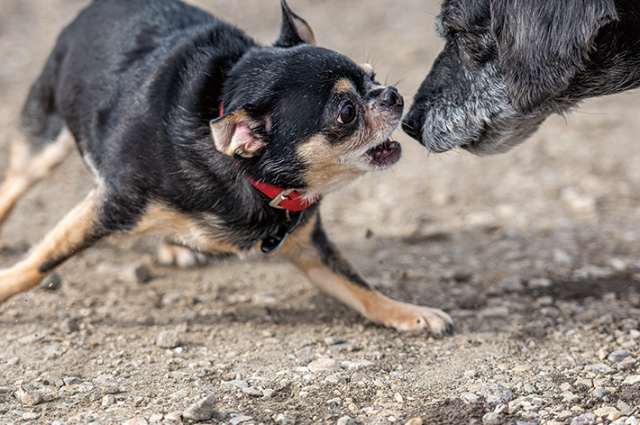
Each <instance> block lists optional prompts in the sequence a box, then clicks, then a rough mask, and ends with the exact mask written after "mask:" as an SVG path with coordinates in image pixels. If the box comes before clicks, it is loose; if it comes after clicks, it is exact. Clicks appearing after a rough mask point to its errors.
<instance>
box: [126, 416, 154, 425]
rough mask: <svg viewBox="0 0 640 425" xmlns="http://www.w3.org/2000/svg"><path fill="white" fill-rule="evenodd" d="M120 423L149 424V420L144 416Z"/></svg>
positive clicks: (128, 424) (129, 424) (132, 424)
mask: <svg viewBox="0 0 640 425" xmlns="http://www.w3.org/2000/svg"><path fill="white" fill-rule="evenodd" d="M122 425H149V422H147V420H146V419H144V418H133V419H129V420H128V421H125V422H123V423H122Z"/></svg>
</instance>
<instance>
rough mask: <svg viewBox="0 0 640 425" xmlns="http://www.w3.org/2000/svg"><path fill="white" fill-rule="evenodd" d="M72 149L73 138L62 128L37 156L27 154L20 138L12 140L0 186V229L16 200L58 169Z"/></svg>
mask: <svg viewBox="0 0 640 425" xmlns="http://www.w3.org/2000/svg"><path fill="white" fill-rule="evenodd" d="M73 146H74V142H73V136H72V135H71V133H70V132H69V130H67V129H66V128H65V129H64V130H63V131H62V132H61V133H60V136H58V139H57V140H56V141H55V142H54V143H51V144H50V145H48V146H47V147H45V148H44V150H42V151H41V152H38V153H37V154H34V153H32V152H31V151H30V149H29V145H28V144H27V143H26V141H25V140H23V139H22V136H19V137H17V138H16V139H14V140H13V142H12V144H11V159H10V161H9V170H8V171H7V173H6V175H5V178H4V180H3V182H2V184H1V185H0V225H2V223H3V222H4V221H5V220H6V219H7V217H8V215H9V213H10V212H11V210H12V209H13V207H14V206H15V204H16V203H17V202H18V200H19V199H20V197H21V196H22V195H23V194H24V193H25V192H26V191H27V190H29V188H30V187H32V186H33V185H34V184H36V183H37V182H39V181H40V180H42V179H43V178H44V177H45V176H46V175H47V174H49V173H50V172H51V171H52V170H53V169H55V168H56V167H57V166H58V165H60V163H62V161H64V159H65V158H66V157H67V156H68V155H69V152H71V150H72V149H73Z"/></svg>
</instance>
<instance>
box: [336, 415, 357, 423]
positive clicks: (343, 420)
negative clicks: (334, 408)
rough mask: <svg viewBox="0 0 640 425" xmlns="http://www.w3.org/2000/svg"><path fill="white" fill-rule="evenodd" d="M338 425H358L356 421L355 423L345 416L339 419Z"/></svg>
mask: <svg viewBox="0 0 640 425" xmlns="http://www.w3.org/2000/svg"><path fill="white" fill-rule="evenodd" d="M336 425H356V421H354V420H353V419H352V418H351V417H350V416H343V417H341V418H340V419H338V421H337V422H336Z"/></svg>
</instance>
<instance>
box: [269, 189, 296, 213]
mask: <svg viewBox="0 0 640 425" xmlns="http://www.w3.org/2000/svg"><path fill="white" fill-rule="evenodd" d="M293 192H295V189H285V190H283V191H282V192H280V194H279V195H277V196H276V197H275V198H273V199H272V200H271V202H269V206H270V207H273V208H278V209H281V210H284V209H285V208H284V207H281V206H280V203H281V202H283V201H286V200H287V199H289V195H291V194H292V193H293Z"/></svg>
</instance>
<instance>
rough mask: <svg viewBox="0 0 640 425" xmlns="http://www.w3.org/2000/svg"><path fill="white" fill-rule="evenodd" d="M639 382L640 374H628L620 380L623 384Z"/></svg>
mask: <svg viewBox="0 0 640 425" xmlns="http://www.w3.org/2000/svg"><path fill="white" fill-rule="evenodd" d="M638 382H640V375H630V376H627V377H626V378H625V379H624V382H622V383H623V384H624V385H635V384H637V383H638Z"/></svg>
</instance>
